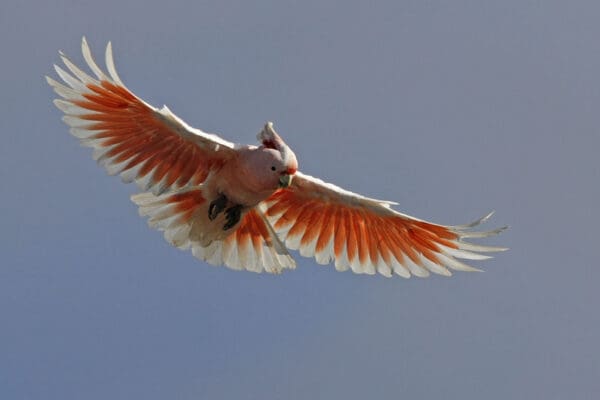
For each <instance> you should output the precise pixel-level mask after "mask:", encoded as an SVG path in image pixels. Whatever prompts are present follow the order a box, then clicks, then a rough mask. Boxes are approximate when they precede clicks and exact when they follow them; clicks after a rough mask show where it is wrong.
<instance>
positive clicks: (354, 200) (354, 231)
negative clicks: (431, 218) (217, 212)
mask: <svg viewBox="0 0 600 400" xmlns="http://www.w3.org/2000/svg"><path fill="white" fill-rule="evenodd" d="M392 204H394V203H392V202H387V201H381V200H375V199H371V198H367V197H364V196H361V195H358V194H356V193H352V192H349V191H347V190H344V189H342V188H339V187H337V186H335V185H333V184H330V183H325V182H323V181H321V180H320V179H317V178H313V177H311V176H308V175H305V174H302V173H300V172H298V173H297V174H296V175H295V176H294V179H293V182H292V185H291V186H290V187H289V188H287V189H282V190H279V191H277V192H276V193H275V194H273V195H272V196H271V197H270V198H269V199H267V200H266V201H265V202H264V205H265V206H266V215H267V218H268V219H269V222H270V223H271V224H272V225H273V227H274V229H275V231H276V232H277V234H278V235H279V236H280V238H281V239H282V241H284V242H285V244H286V245H287V246H288V247H289V248H291V249H293V250H299V251H300V254H301V255H302V256H305V257H311V256H314V257H315V259H316V261H317V262H318V263H319V264H328V263H329V262H331V261H332V260H333V261H334V263H335V268H336V269H337V270H340V271H344V270H347V269H348V268H350V269H352V271H354V272H356V273H366V274H374V273H375V272H379V273H380V274H382V275H385V276H391V275H392V274H393V273H395V274H397V275H400V276H402V277H405V278H408V277H410V276H411V275H416V276H421V277H424V276H428V275H429V272H434V273H437V274H441V275H447V276H448V275H451V272H450V270H449V269H448V268H450V269H452V270H457V271H474V270H476V269H475V268H473V267H471V266H469V265H467V264H465V263H463V262H462V261H459V260H458V259H459V258H461V259H471V260H482V259H486V258H489V256H486V255H482V254H479V253H481V252H494V251H502V250H505V249H504V248H500V247H492V246H481V245H476V244H472V243H468V242H465V241H464V240H463V239H465V238H477V237H487V236H491V235H495V234H497V233H499V232H501V231H502V230H503V229H505V228H500V229H496V230H492V231H488V232H474V231H472V230H471V228H473V227H474V226H476V225H479V224H480V223H482V222H484V221H485V220H486V219H488V218H489V217H490V216H491V214H489V215H487V216H485V217H483V218H481V219H480V220H478V221H475V222H473V223H471V224H468V225H460V226H443V225H437V224H433V223H430V222H426V221H422V220H419V219H416V218H413V217H410V216H408V215H405V214H401V213H399V212H397V211H395V210H393V209H392V208H391V205H392Z"/></svg>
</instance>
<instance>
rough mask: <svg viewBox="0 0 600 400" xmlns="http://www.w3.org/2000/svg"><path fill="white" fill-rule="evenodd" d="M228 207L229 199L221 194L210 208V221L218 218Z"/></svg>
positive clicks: (211, 203) (212, 202)
mask: <svg viewBox="0 0 600 400" xmlns="http://www.w3.org/2000/svg"><path fill="white" fill-rule="evenodd" d="M225 206H227V197H225V195H224V194H221V195H220V196H219V197H217V198H216V199H214V200H213V201H211V202H210V205H209V206H208V219H210V220H211V221H212V220H214V219H215V218H217V216H218V215H219V214H220V213H222V212H223V210H224V209H225Z"/></svg>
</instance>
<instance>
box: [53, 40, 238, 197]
mask: <svg viewBox="0 0 600 400" xmlns="http://www.w3.org/2000/svg"><path fill="white" fill-rule="evenodd" d="M81 48H82V52H83V56H84V58H85V61H86V62H87V64H88V66H89V68H90V69H91V70H92V72H93V73H94V75H95V76H96V77H95V78H94V77H91V76H90V75H88V74H87V73H85V72H83V71H82V70H81V69H79V68H78V67H77V66H76V65H75V64H73V63H72V62H71V61H70V60H69V59H68V58H67V57H66V56H65V55H64V54H62V53H61V58H62V61H63V62H64V64H65V66H66V67H67V68H68V70H69V71H70V73H69V72H66V71H65V70H63V69H62V68H60V67H59V66H57V65H55V66H54V67H55V69H56V72H57V73H58V75H59V76H60V78H61V79H62V80H63V81H64V82H65V84H66V85H64V84H62V83H59V82H57V81H55V80H54V79H52V78H49V77H46V79H47V81H48V83H49V84H50V85H51V86H52V87H53V88H54V91H55V92H56V93H58V94H59V95H60V96H61V97H62V99H56V100H54V104H55V105H56V106H57V107H58V108H59V109H61V110H62V111H63V112H64V113H65V116H64V117H63V120H64V121H65V122H66V123H67V124H68V125H69V126H71V133H72V134H73V135H74V136H76V137H78V138H79V139H80V141H81V143H82V144H83V145H85V146H89V147H93V148H94V159H96V160H97V161H98V163H99V164H101V165H103V166H104V167H105V168H106V170H107V171H108V173H109V174H111V175H115V174H121V177H122V179H123V181H125V182H131V181H133V180H135V181H136V182H137V183H138V185H139V186H140V187H141V188H142V189H143V190H151V191H152V192H153V193H155V194H159V193H162V192H164V191H166V190H171V189H178V188H181V187H183V186H186V185H188V184H190V185H197V184H199V183H201V182H203V181H204V180H205V179H206V177H207V176H208V174H209V172H210V171H211V170H212V169H213V168H214V167H217V166H219V165H221V164H222V163H224V162H225V161H226V160H227V159H228V158H229V157H231V156H232V155H233V153H234V150H233V144H232V143H230V142H227V141H225V140H223V139H221V138H219V137H218V136H216V135H212V134H208V133H205V132H202V131H201V130H198V129H194V128H192V127H190V126H188V125H187V124H186V123H185V122H183V121H182V120H181V119H180V118H178V117H177V116H176V115H174V114H173V113H171V111H170V110H169V109H168V108H167V107H166V106H165V107H163V108H162V109H160V110H159V109H157V108H155V107H153V106H151V105H149V104H148V103H146V102H145V101H143V100H142V99H140V98H139V97H137V96H136V95H134V94H133V93H132V92H131V91H129V90H128V89H127V88H126V87H125V85H124V84H123V83H122V82H121V79H120V78H119V76H118V75H117V72H116V70H115V67H114V63H113V56H112V48H111V44H110V42H109V43H108V45H107V47H106V68H107V70H108V75H107V74H106V73H105V72H104V71H102V69H100V68H99V67H98V66H97V65H96V63H95V62H94V60H93V58H92V55H91V52H90V49H89V47H88V44H87V42H86V40H85V38H83V40H82V44H81Z"/></svg>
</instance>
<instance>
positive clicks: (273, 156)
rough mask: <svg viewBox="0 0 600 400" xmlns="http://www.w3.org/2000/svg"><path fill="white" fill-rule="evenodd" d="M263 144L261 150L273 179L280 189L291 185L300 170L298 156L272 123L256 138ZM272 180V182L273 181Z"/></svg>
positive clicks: (266, 125) (267, 124)
mask: <svg viewBox="0 0 600 400" xmlns="http://www.w3.org/2000/svg"><path fill="white" fill-rule="evenodd" d="M256 137H257V139H258V140H259V141H260V142H261V143H262V146H261V147H260V149H261V150H262V152H263V154H264V155H265V161H267V164H269V165H267V167H268V168H269V170H270V176H271V179H272V180H273V181H274V182H275V181H276V182H277V187H278V188H286V187H288V186H290V185H291V183H292V178H293V176H294V174H295V173H296V171H297V170H298V160H296V155H295V154H294V152H293V151H292V149H290V148H289V147H288V145H287V144H285V142H284V141H283V139H281V137H280V136H279V135H278V134H277V132H275V129H274V128H273V123H272V122H267V123H266V124H265V126H264V127H263V129H262V130H261V131H260V132H259V133H258V135H257V136H256ZM271 179H270V180H271Z"/></svg>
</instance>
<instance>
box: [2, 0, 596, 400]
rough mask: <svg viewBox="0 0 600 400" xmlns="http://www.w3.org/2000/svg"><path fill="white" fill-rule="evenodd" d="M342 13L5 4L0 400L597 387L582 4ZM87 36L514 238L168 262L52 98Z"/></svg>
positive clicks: (173, 83) (200, 115) (324, 173)
mask: <svg viewBox="0 0 600 400" xmlns="http://www.w3.org/2000/svg"><path fill="white" fill-rule="evenodd" d="M350 3H351V2H337V3H335V2H304V1H303V2H290V3H284V2H278V1H273V2H265V1H261V2H245V1H238V2H192V1H190V2H176V4H170V3H165V2H158V1H150V2H148V1H144V2H141V1H140V2H131V1H119V2H112V1H102V2H88V3H87V4H84V3H82V2H70V1H59V2H55V3H53V4H52V5H51V4H50V2H48V4H41V3H40V2H16V1H12V0H9V1H3V2H2V3H1V4H0V44H1V48H2V52H3V57H2V64H1V65H2V67H1V68H2V75H1V77H0V80H1V87H2V91H1V94H0V98H1V99H2V118H1V119H0V128H1V132H2V144H1V145H0V177H1V180H2V182H3V188H4V189H3V190H2V196H1V200H0V202H1V205H2V207H1V211H0V213H1V215H2V219H1V220H2V223H3V229H2V233H1V234H0V235H1V241H0V250H1V252H2V262H1V267H0V318H1V320H2V328H1V329H0V398H3V399H4V398H6V399H25V398H27V399H81V398H85V399H106V398H111V399H131V398H144V399H164V398H176V399H198V398H248V399H280V398H286V399H302V398H345V399H355V398H356V399H359V398H394V399H397V398H399V397H407V398H433V397H434V396H437V397H443V398H464V399H481V398H486V399H506V398H592V397H593V395H594V394H597V393H598V392H599V391H600V383H599V380H598V377H599V376H600V361H599V358H600V356H599V351H598V346H597V339H598V337H600V317H599V313H598V311H597V305H598V304H599V301H600V295H599V294H598V290H597V287H598V279H599V277H600V273H599V272H598V261H597V260H596V257H597V254H596V253H597V252H596V251H595V250H596V246H597V242H598V236H597V227H598V226H599V223H600V218H599V216H598V215H599V213H598V211H597V209H596V207H597V204H598V203H600V186H599V184H598V183H599V178H600V163H599V162H598V161H597V158H598V157H597V152H598V149H599V148H600V134H599V130H598V126H599V121H598V106H599V105H600V77H599V76H600V74H599V71H600V44H599V43H600V42H599V41H598V37H600V25H599V24H598V20H599V19H600V7H599V6H598V5H597V4H596V3H595V2H568V4H567V3H566V2H558V1H503V2H493V3H492V2H434V1H426V2H425V1H409V2H395V1H390V2H376V3H373V4H369V5H367V4H366V3H367V2H353V4H350ZM484 3H487V4H484ZM84 34H85V35H86V36H87V37H88V40H89V41H90V43H91V45H92V47H93V50H95V52H96V53H98V54H101V51H103V47H104V45H105V43H106V41H108V40H112V41H113V45H114V49H115V57H116V63H117V68H118V70H119V71H120V74H121V77H122V78H123V79H124V80H125V82H126V83H127V84H128V86H129V87H130V88H131V89H133V90H134V91H135V92H136V93H137V94H139V95H140V96H142V97H143V98H144V99H146V100H147V101H149V102H151V103H153V104H155V105H162V104H163V103H166V104H168V105H169V106H170V108H171V109H172V110H173V111H174V112H175V113H177V114H178V115H180V116H181V117H182V118H184V119H185V120H186V121H187V122H188V123H190V124H191V125H194V126H197V127H200V128H203V129H205V130H208V131H213V132H218V133H220V134H222V135H223V136H224V137H226V138H227V139H230V140H233V141H237V142H253V141H254V137H255V134H256V132H257V131H258V130H259V129H260V127H261V126H262V124H263V122H264V121H266V120H273V121H275V123H276V127H277V129H278V130H279V131H280V133H281V134H282V135H283V136H284V138H285V140H286V141H287V142H288V143H289V144H290V145H291V146H292V147H293V148H294V150H295V152H296V154H297V155H298V157H299V160H300V167H301V169H302V170H304V171H305V172H307V173H310V174H313V175H317V176H320V177H322V178H324V179H326V180H330V181H333V182H336V183H337V184H339V185H342V186H344V187H346V188H348V189H351V190H354V191H357V192H360V193H364V194H367V195H371V196H374V197H378V198H387V199H390V200H396V201H398V202H399V203H400V209H401V210H402V211H404V212H407V213H410V214H413V215H415V216H418V217H421V218H426V219H430V220H433V221H436V222H440V223H448V224H456V223H463V222H467V221H469V220H471V219H474V218H476V217H478V216H480V215H482V214H483V213H485V212H486V211H488V210H489V209H492V208H493V209H496V210H497V212H498V213H497V215H496V216H495V217H494V219H493V224H494V225H492V226H499V225H501V224H510V225H511V226H512V228H511V230H510V231H508V232H507V233H506V234H505V235H502V236H501V237H498V238H497V239H494V240H490V241H488V242H487V243H493V244H499V245H506V246H509V247H511V250H510V251H509V252H508V253H503V254H499V255H498V257H497V258H495V259H493V260H490V261H487V262H484V263H482V264H480V266H482V267H483V268H484V269H485V270H486V271H487V272H486V273H483V274H466V273H462V274H461V273H459V274H455V276H454V277H452V278H451V279H447V278H442V277H433V278H429V279H426V280H423V279H416V278H415V279H411V280H403V279H400V278H397V279H389V280H388V279H385V278H382V277H375V278H373V277H366V276H356V275H352V274H350V273H336V272H335V271H334V270H333V268H332V267H329V268H324V267H321V266H317V265H316V264H315V263H314V261H312V260H310V259H300V258H298V261H299V266H298V269H297V270H296V271H295V272H293V273H286V274H283V275H282V276H277V277H273V276H268V275H255V274H252V273H237V272H231V271H228V270H226V269H224V268H213V267H210V266H207V265H206V264H203V263H202V262H199V261H197V260H195V259H194V258H193V257H192V256H191V255H190V254H189V253H184V252H180V251H178V250H176V249H174V248H171V247H170V246H169V245H168V244H166V243H165V242H164V241H163V239H162V238H161V235H160V234H159V233H157V232H156V231H152V230H150V229H149V228H148V227H147V226H146V222H145V221H144V220H142V219H141V218H139V217H138V216H137V212H136V210H135V207H134V206H133V204H132V203H131V202H130V201H129V195H130V194H131V193H133V192H134V191H135V188H134V187H132V186H126V185H123V184H121V183H120V182H119V180H118V179H115V178H113V177H108V176H106V174H105V173H104V172H103V171H102V170H101V169H99V168H98V167H97V166H96V165H95V164H94V162H93V161H92V160H91V158H90V154H89V153H90V152H89V151H88V149H84V148H80V147H79V145H78V144H77V142H76V140H75V139H74V138H72V137H70V136H69V135H68V134H67V128H66V126H65V125H64V124H63V123H62V122H61V121H60V113H59V112H58V110H56V109H54V106H53V105H52V104H51V99H52V98H53V97H54V95H53V93H52V92H51V90H50V88H49V87H47V85H46V84H45V82H44V80H43V76H44V75H45V74H52V69H51V65H52V63H55V62H57V61H58V56H57V50H59V49H63V50H64V51H65V52H66V53H67V54H69V55H70V56H71V57H72V58H73V59H74V60H76V61H79V62H80V61H81V56H80V53H79V41H80V38H81V36H82V35H84ZM298 257H299V256H298Z"/></svg>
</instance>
